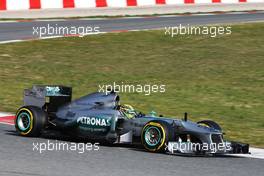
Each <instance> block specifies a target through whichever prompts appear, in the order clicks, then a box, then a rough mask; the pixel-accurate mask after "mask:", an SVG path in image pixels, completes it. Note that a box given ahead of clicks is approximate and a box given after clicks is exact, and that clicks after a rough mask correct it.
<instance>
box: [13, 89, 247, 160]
mask: <svg viewBox="0 0 264 176" xmlns="http://www.w3.org/2000/svg"><path fill="white" fill-rule="evenodd" d="M71 96H72V89H71V88H70V87H66V86H33V88H32V89H26V90H25V92H24V106H23V107H21V108H19V109H18V111H17V113H16V118H15V127H16V130H17V132H18V133H19V134H20V135H22V136H39V135H41V133H42V132H43V131H48V130H59V131H61V132H65V133H67V134H71V135H74V136H80V137H85V138H87V139H91V140H96V141H102V140H103V141H107V142H109V143H129V144H142V146H143V147H144V148H145V149H146V150H147V151H150V152H169V153H183V154H199V155H206V154H226V153H229V154H230V153H248V152H249V145H248V144H242V143H238V142H229V141H225V140H224V139H223V132H222V129H221V127H220V126H219V125H218V124H217V123H216V122H214V121H211V120H203V121H199V122H192V121H189V120H188V119H187V114H186V113H185V116H184V118H183V119H179V118H167V117H157V116H156V115H155V113H154V112H152V113H150V114H149V115H145V114H142V113H139V112H137V111H135V110H134V109H133V107H132V106H129V105H120V103H119V101H120V97H119V95H117V93H115V92H111V93H108V94H106V93H100V92H96V93H92V94H89V95H86V96H83V97H81V98H79V99H76V100H74V101H71Z"/></svg>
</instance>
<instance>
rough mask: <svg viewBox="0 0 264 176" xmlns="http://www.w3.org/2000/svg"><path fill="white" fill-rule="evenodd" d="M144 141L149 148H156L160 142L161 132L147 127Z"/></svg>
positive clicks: (155, 128)
mask: <svg viewBox="0 0 264 176" xmlns="http://www.w3.org/2000/svg"><path fill="white" fill-rule="evenodd" d="M144 138H145V141H146V143H147V144H148V145H149V146H156V145H158V144H159V142H160V140H161V132H160V130H159V129H158V128H157V127H153V126H151V127H149V128H147V130H146V132H145V136H144Z"/></svg>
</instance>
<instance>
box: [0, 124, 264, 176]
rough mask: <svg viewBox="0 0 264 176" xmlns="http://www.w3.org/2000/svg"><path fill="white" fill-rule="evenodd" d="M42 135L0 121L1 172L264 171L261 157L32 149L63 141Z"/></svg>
mask: <svg viewBox="0 0 264 176" xmlns="http://www.w3.org/2000/svg"><path fill="white" fill-rule="evenodd" d="M55 136H56V135H55ZM44 137H45V138H26V137H20V136H17V135H16V133H15V129H14V126H10V125H4V124H0V139H1V143H0V175H1V176H9V175H13V176H26V175H27V176H31V175H32V176H33V175H34V176H35V175H36V176H50V175H53V176H59V175H62V176H72V175H76V176H77V175H96V176H106V175H108V176H109V175H116V176H130V175H131V176H135V175H137V176H141V175H142V176H143V175H144V176H148V175H151V176H158V175H164V176H169V175H174V176H175V175H180V176H192V175H203V176H215V175H217V176H227V175H239V176H248V175H250V176H260V175H262V174H263V173H264V168H263V164H264V160H261V159H252V158H239V157H184V156H173V155H166V154H153V153H148V152H145V151H144V150H141V149H138V148H129V147H124V146H122V147H121V146H100V149H99V150H98V151H95V150H92V151H85V152H84V153H78V151H63V150H61V151H58V150H57V151H42V153H40V152H39V151H37V150H36V149H35V150H33V143H34V144H36V143H37V142H38V143H41V142H43V143H46V144H47V140H48V139H47V138H53V140H50V139H49V140H50V141H51V142H56V141H57V142H63V141H62V140H56V137H55V138H54V135H53V136H52V137H49V136H44ZM68 143H69V142H68Z"/></svg>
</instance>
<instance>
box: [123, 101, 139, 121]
mask: <svg viewBox="0 0 264 176" xmlns="http://www.w3.org/2000/svg"><path fill="white" fill-rule="evenodd" d="M120 110H121V112H122V113H123V115H125V116H126V117H127V118H128V119H132V118H134V117H135V116H136V111H135V109H134V108H133V107H132V106H131V105H128V104H124V105H121V106H120Z"/></svg>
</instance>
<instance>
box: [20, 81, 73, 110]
mask: <svg viewBox="0 0 264 176" xmlns="http://www.w3.org/2000/svg"><path fill="white" fill-rule="evenodd" d="M71 98H72V88H71V87H67V86H59V85H34V86H33V87H32V88H31V89H25V90H24V106H37V107H40V108H43V107H44V106H45V105H47V106H48V110H49V111H56V110H57V108H58V107H59V106H61V105H63V104H65V103H68V102H70V101H71Z"/></svg>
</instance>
